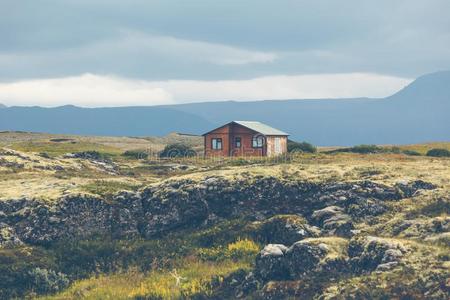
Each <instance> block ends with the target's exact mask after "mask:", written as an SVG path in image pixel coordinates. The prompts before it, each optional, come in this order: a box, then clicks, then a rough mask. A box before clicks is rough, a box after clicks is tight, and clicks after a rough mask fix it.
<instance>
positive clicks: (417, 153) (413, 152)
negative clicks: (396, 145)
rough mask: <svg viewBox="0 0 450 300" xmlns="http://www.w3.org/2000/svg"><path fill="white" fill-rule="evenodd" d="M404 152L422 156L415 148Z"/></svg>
mask: <svg viewBox="0 0 450 300" xmlns="http://www.w3.org/2000/svg"><path fill="white" fill-rule="evenodd" d="M403 154H406V155H412V156H420V155H421V154H420V153H419V152H417V151H414V150H404V151H403Z"/></svg>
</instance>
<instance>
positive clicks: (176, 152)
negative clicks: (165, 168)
mask: <svg viewBox="0 0 450 300" xmlns="http://www.w3.org/2000/svg"><path fill="white" fill-rule="evenodd" d="M196 155H197V153H196V152H195V150H194V149H192V148H191V147H190V146H188V145H185V144H169V145H167V146H166V147H164V150H163V151H161V152H160V153H159V157H171V158H173V157H193V156H196Z"/></svg>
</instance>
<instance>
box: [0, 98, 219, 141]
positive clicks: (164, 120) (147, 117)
mask: <svg viewBox="0 0 450 300" xmlns="http://www.w3.org/2000/svg"><path fill="white" fill-rule="evenodd" d="M211 126H214V125H213V124H212V123H210V122H208V121H206V120H204V119H202V118H201V117H199V116H196V115H192V114H190V113H187V112H181V111H177V110H174V109H170V108H165V107H117V108H80V107H76V106H71V105H67V106H61V107H56V108H42V107H17V106H16V107H8V108H4V109H2V110H0V130H19V131H35V132H47V133H64V134H81V135H114V136H152V135H166V134H168V133H171V132H175V131H182V132H194V133H200V132H202V131H203V130H204V129H205V128H210V127H211Z"/></svg>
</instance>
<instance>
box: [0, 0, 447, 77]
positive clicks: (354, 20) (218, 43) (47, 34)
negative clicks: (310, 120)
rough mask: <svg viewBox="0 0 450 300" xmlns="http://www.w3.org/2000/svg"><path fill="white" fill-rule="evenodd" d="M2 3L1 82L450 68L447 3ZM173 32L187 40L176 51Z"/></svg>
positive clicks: (54, 0) (73, 0)
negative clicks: (170, 43)
mask: <svg viewBox="0 0 450 300" xmlns="http://www.w3.org/2000/svg"><path fill="white" fill-rule="evenodd" d="M2 7H3V9H2V10H1V12H0V38H1V42H0V79H1V80H2V81H7V80H14V79H18V78H30V77H32V78H39V77H61V76H68V75H77V74H81V73H85V72H91V73H98V74H117V75H120V76H124V77H135V78H144V79H156V80H164V79H208V80H214V79H239V78H252V77H258V76H268V75H274V74H309V73H342V72H374V73H383V74H393V75H398V76H406V77H414V76H418V75H420V74H422V73H426V72H431V71H434V70H437V69H447V68H450V53H449V52H448V50H447V49H449V48H450V18H448V11H450V2H449V1H447V0H430V1H420V0H399V1H390V0H382V1H369V0H349V1H334V0H324V1H320V2H319V1H293V0H280V1H264V0H260V1H256V0H253V1H237V0H230V1H207V0H204V1H170V0H164V1H144V0H139V1H138V0H134V1H119V0H110V1H104V0H103V1H102V0H91V1H87V0H70V1H68V0H43V1H14V2H13V1H11V2H8V3H6V4H2ZM124 32H128V33H129V32H136V33H139V34H137V35H134V36H133V35H131V38H124ZM149 37H152V38H149ZM155 37H159V38H160V39H162V40H160V41H159V42H158V40H157V39H155ZM172 38H173V39H174V40H175V41H178V42H180V41H182V43H179V45H180V47H178V49H177V47H176V46H175V47H172V48H171V50H170V51H169V48H168V47H167V44H168V41H170V39H172ZM164 43H165V45H163V44H164ZM196 45H197V46H198V47H197V48H196ZM202 45H203V46H205V49H209V50H206V53H205V52H204V51H205V50H202ZM158 47H159V48H158ZM208 47H209V48H208ZM158 49H159V50H158ZM227 49H228V50H227ZM202 51H203V52H202ZM208 51H209V52H208ZM220 61H221V62H222V63H219V62H220Z"/></svg>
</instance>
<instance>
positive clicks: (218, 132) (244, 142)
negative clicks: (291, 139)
mask: <svg viewBox="0 0 450 300" xmlns="http://www.w3.org/2000/svg"><path fill="white" fill-rule="evenodd" d="M288 136H289V134H287V133H285V132H283V131H280V130H278V129H275V128H272V127H270V126H268V125H266V124H263V123H260V122H256V121H232V122H230V123H228V124H225V125H223V126H220V127H218V128H216V129H214V130H211V131H209V132H207V133H205V134H203V137H204V142H205V156H206V157H211V156H276V155H280V154H284V153H287V137H288Z"/></svg>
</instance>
